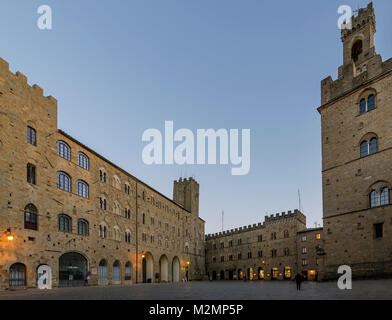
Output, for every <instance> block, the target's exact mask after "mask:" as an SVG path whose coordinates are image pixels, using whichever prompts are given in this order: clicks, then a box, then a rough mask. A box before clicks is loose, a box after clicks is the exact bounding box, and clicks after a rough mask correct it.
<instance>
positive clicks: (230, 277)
mask: <svg viewBox="0 0 392 320" xmlns="http://www.w3.org/2000/svg"><path fill="white" fill-rule="evenodd" d="M233 279H234V271H233V270H229V280H233Z"/></svg>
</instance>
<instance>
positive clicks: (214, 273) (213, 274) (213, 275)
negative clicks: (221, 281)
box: [212, 271, 216, 280]
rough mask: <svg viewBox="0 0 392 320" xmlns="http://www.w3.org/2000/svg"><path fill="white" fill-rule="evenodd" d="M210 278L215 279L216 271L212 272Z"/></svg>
mask: <svg viewBox="0 0 392 320" xmlns="http://www.w3.org/2000/svg"><path fill="white" fill-rule="evenodd" d="M212 280H216V271H213V272H212Z"/></svg>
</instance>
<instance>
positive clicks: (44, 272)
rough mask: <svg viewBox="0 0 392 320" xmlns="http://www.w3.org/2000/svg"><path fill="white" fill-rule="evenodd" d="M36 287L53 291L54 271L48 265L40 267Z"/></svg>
mask: <svg viewBox="0 0 392 320" xmlns="http://www.w3.org/2000/svg"><path fill="white" fill-rule="evenodd" d="M36 286H37V288H39V289H52V269H51V268H50V267H49V266H48V265H47V264H41V265H40V266H38V268H37V272H36Z"/></svg>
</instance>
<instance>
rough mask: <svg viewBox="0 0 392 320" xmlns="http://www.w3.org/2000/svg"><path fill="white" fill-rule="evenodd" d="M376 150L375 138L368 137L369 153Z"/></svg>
mask: <svg viewBox="0 0 392 320" xmlns="http://www.w3.org/2000/svg"><path fill="white" fill-rule="evenodd" d="M376 152H377V138H372V139H370V143H369V154H373V153H376Z"/></svg>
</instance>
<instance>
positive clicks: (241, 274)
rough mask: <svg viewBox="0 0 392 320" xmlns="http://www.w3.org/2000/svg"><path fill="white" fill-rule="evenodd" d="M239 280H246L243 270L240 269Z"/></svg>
mask: <svg viewBox="0 0 392 320" xmlns="http://www.w3.org/2000/svg"><path fill="white" fill-rule="evenodd" d="M237 279H238V280H243V279H244V273H243V272H242V269H238V278H237Z"/></svg>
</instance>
